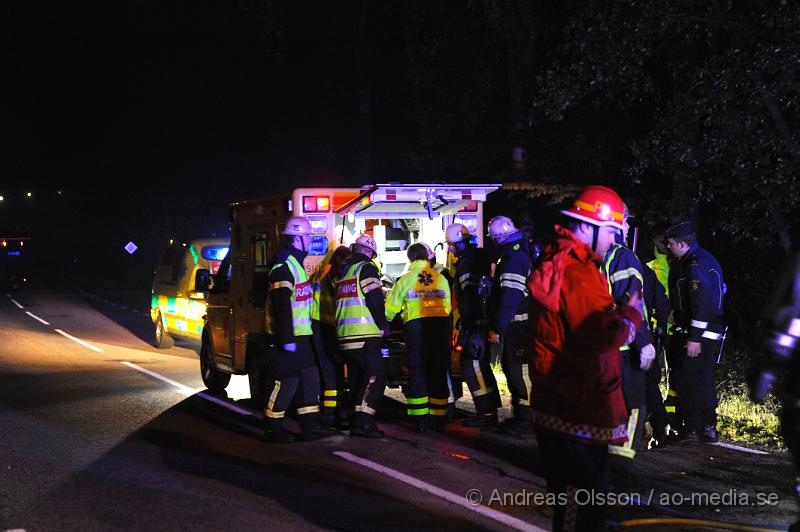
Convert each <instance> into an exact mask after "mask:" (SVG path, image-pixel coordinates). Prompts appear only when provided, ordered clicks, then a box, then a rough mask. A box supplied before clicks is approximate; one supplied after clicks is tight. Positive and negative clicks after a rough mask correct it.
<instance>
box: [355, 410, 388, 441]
mask: <svg viewBox="0 0 800 532" xmlns="http://www.w3.org/2000/svg"><path fill="white" fill-rule="evenodd" d="M350 426H351V427H352V428H351V429H350V435H351V436H360V437H362V438H382V437H383V431H382V430H380V429H378V426H377V425H376V424H375V420H374V419H372V416H370V415H369V414H364V413H356V415H355V416H353V421H352V422H351V423H350Z"/></svg>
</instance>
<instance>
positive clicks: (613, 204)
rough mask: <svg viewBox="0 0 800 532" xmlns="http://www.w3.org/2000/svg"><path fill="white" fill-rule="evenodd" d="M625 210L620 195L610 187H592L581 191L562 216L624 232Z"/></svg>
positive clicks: (562, 212)
mask: <svg viewBox="0 0 800 532" xmlns="http://www.w3.org/2000/svg"><path fill="white" fill-rule="evenodd" d="M625 210H626V209H625V204H624V203H623V202H622V198H620V197H619V194H617V193H616V192H614V191H613V190H611V189H610V188H608V187H603V186H600V185H592V186H589V187H585V188H584V189H583V190H581V191H580V193H579V194H578V197H577V198H575V202H574V203H573V204H572V207H570V208H569V209H567V210H564V211H561V214H564V215H566V216H569V217H570V218H575V219H577V220H580V221H582V222H586V223H590V224H592V225H597V226H603V225H610V226H611V227H616V228H617V229H620V230H622V231H624V230H625V227H624V225H623V223H622V222H623V219H624V213H625Z"/></svg>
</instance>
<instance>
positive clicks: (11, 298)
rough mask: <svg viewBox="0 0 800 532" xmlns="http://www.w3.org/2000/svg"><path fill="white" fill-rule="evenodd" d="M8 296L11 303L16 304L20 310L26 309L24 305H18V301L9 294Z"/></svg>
mask: <svg viewBox="0 0 800 532" xmlns="http://www.w3.org/2000/svg"><path fill="white" fill-rule="evenodd" d="M6 295H7V296H8V299H10V300H11V302H12V303H14V304H15V305H16V306H17V307H18V308H25V307H23V306H22V305H20V304H19V303H17V300H16V299H14V298H13V297H11V296H9V295H8V294H6Z"/></svg>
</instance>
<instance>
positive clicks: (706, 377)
mask: <svg viewBox="0 0 800 532" xmlns="http://www.w3.org/2000/svg"><path fill="white" fill-rule="evenodd" d="M664 236H665V237H666V238H667V247H668V249H669V252H670V254H671V255H672V256H673V257H675V261H674V263H673V264H671V267H670V271H669V298H670V305H671V307H672V316H673V318H672V319H673V323H674V326H673V330H672V337H671V339H670V345H669V351H668V353H667V355H668V363H669V365H670V367H671V368H674V371H673V372H674V374H675V381H676V382H675V384H676V385H677V389H678V404H679V407H680V411H681V413H682V415H683V419H684V423H685V428H684V430H679V431H678V433H677V435H676V437H675V439H676V440H678V441H698V440H699V441H702V442H705V443H715V442H717V441H718V440H719V434H718V433H717V412H716V408H717V387H716V375H715V370H716V360H717V355H718V353H719V343H720V340H722V335H723V333H724V330H725V327H724V325H723V323H722V304H723V298H724V296H725V290H726V288H725V282H724V280H723V276H722V268H721V267H720V265H719V262H717V259H716V258H714V256H713V255H712V254H711V253H709V252H708V251H706V250H705V249H703V248H701V247H700V246H699V245H698V244H697V236H696V234H695V231H694V225H693V224H692V222H681V223H679V224H676V225H673V226H672V227H670V228H669V229H667V231H666V232H665V233H664Z"/></svg>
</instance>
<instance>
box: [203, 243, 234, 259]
mask: <svg viewBox="0 0 800 532" xmlns="http://www.w3.org/2000/svg"><path fill="white" fill-rule="evenodd" d="M200 255H202V257H203V258H204V259H206V260H224V259H225V257H227V256H228V246H206V247H204V248H203V250H202V251H201V252H200Z"/></svg>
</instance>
